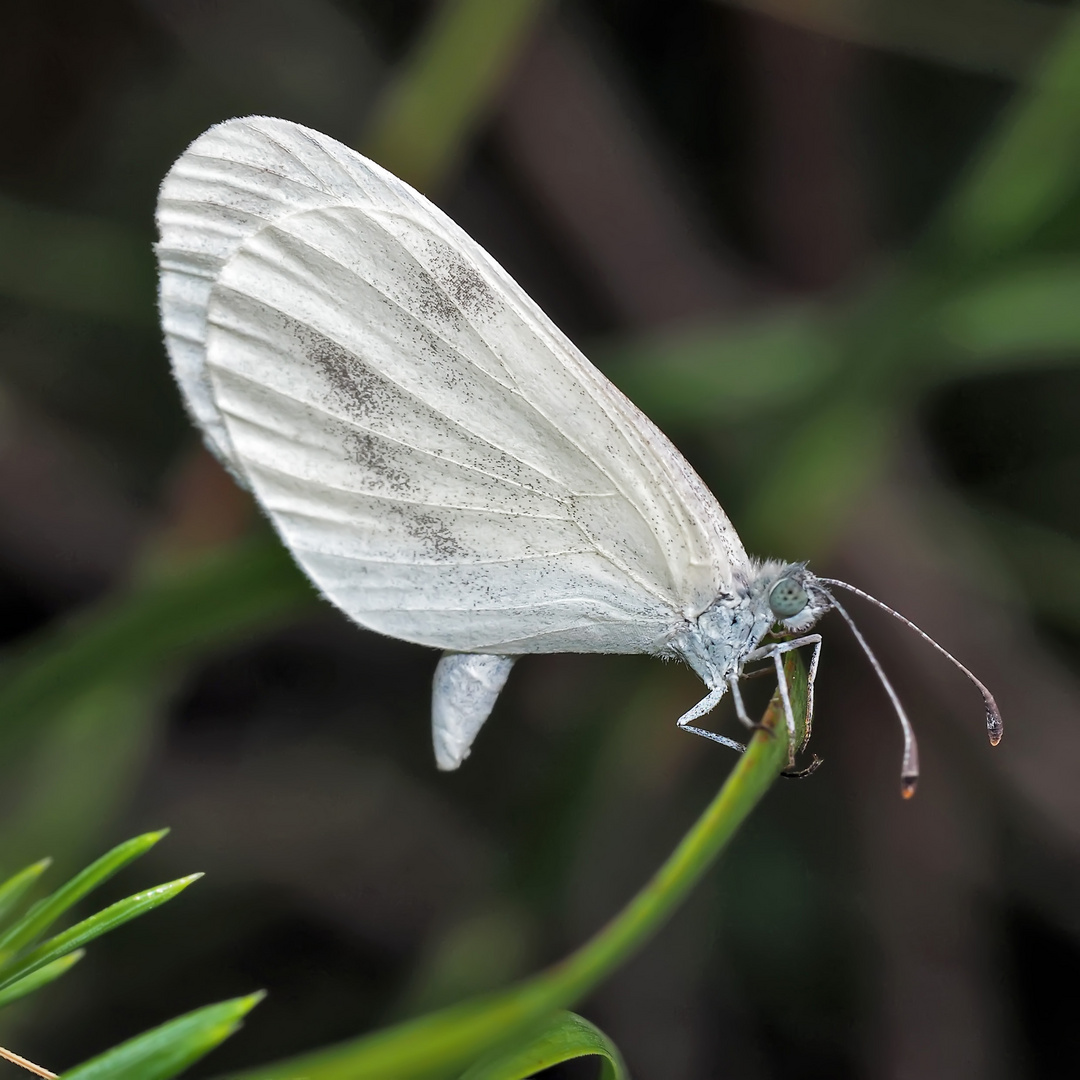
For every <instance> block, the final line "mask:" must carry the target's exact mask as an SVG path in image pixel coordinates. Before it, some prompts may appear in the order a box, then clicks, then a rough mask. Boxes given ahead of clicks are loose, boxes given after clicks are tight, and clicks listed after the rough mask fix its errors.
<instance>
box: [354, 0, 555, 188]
mask: <svg viewBox="0 0 1080 1080" xmlns="http://www.w3.org/2000/svg"><path fill="white" fill-rule="evenodd" d="M542 7H543V0H500V2H499V3H495V4H493V3H492V2H491V0H448V2H447V3H444V4H441V5H439V6H438V7H437V8H436V10H435V14H434V15H433V17H432V19H431V21H430V22H429V24H428V25H427V27H426V28H425V30H424V34H423V38H422V40H421V41H420V43H419V44H418V46H417V47H416V49H415V50H414V52H413V54H412V56H411V57H410V58H409V60H408V61H407V62H406V64H405V65H404V67H403V69H402V71H401V72H400V74H398V75H397V76H396V77H395V79H394V81H393V82H392V83H391V85H390V86H389V87H388V89H387V90H386V92H385V93H384V95H383V98H382V100H381V102H380V104H379V106H378V107H377V108H376V110H375V113H374V115H373V117H372V119H371V126H370V128H369V133H368V137H367V138H366V139H365V140H364V146H363V150H364V152H365V153H366V154H368V155H370V156H371V157H372V158H374V159H375V160H376V161H378V162H379V164H381V165H384V166H385V167H386V168H388V169H389V170H390V171H391V172H393V173H396V174H397V175H398V176H400V177H401V178H402V179H403V180H407V181H408V182H409V183H410V184H413V185H414V186H415V187H418V188H419V189H420V190H421V191H425V190H426V191H430V190H431V188H432V187H433V186H434V185H435V184H437V183H438V182H439V180H440V179H441V178H442V177H443V176H444V175H445V174H446V172H447V171H448V170H449V169H450V168H451V167H452V166H453V163H454V160H455V159H456V157H457V155H458V153H459V152H460V150H461V147H462V145H463V143H464V142H465V141H466V140H467V139H468V137H469V135H470V134H471V133H472V129H473V127H474V126H475V125H476V123H477V122H478V120H479V119H480V116H481V114H482V112H483V108H484V105H485V104H486V103H487V102H488V101H490V100H491V98H492V96H493V95H494V93H495V91H496V90H497V89H498V87H499V86H500V85H501V83H502V81H503V78H504V77H505V76H506V74H507V72H508V71H509V69H510V66H511V64H512V63H513V60H514V58H515V57H516V56H517V53H518V50H519V49H520V47H521V45H522V43H523V42H524V40H525V39H526V37H527V35H528V33H529V31H530V30H531V29H532V26H533V23H534V22H535V19H536V16H537V14H538V13H539V11H540V9H541V8H542Z"/></svg>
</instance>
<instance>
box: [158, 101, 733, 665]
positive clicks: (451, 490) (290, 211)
mask: <svg viewBox="0 0 1080 1080" xmlns="http://www.w3.org/2000/svg"><path fill="white" fill-rule="evenodd" d="M170 177H171V178H173V179H167V181H166V183H165V185H163V191H162V198H163V202H162V210H161V211H160V214H159V216H160V218H162V219H163V224H162V234H163V239H162V245H161V248H160V251H161V259H162V265H163V268H165V269H164V271H163V284H162V305H163V311H164V313H165V318H166V325H167V327H168V326H169V325H170V317H171V325H172V330H171V335H172V336H171V339H170V349H172V348H173V341H174V340H181V341H182V342H183V343H184V344H183V345H182V347H181V349H180V354H179V355H180V359H181V361H183V360H184V357H185V356H187V357H188V362H187V363H186V367H185V363H184V362H178V361H177V354H176V353H174V366H175V368H176V370H177V375H178V378H179V379H180V381H181V383H182V385H184V388H185V392H186V394H187V396H188V399H189V402H190V405H191V408H192V411H193V412H195V413H196V415H197V416H199V418H200V422H202V423H203V425H204V429H205V430H207V432H208V435H209V437H210V439H211V440H212V442H213V443H214V444H215V445H216V446H218V448H219V450H220V451H221V452H222V454H223V455H224V456H225V457H226V458H227V459H228V460H229V461H231V463H232V465H233V467H234V468H235V469H237V470H238V471H239V472H241V473H242V474H243V476H244V477H245V478H246V480H247V481H248V482H249V483H250V484H251V486H252V488H253V489H254V491H255V493H256V495H257V496H258V498H259V500H260V501H261V502H262V504H263V505H264V506H265V507H266V509H267V510H268V512H269V514H270V516H271V518H272V520H273V522H274V524H275V526H276V527H277V528H278V530H279V531H280V532H281V534H282V536H283V537H284V539H285V541H286V542H287V543H288V545H289V547H290V548H291V550H292V551H293V552H294V554H295V556H296V558H297V559H298V561H299V562H300V563H301V565H302V566H303V567H304V569H305V570H306V571H307V572H308V573H309V574H310V575H311V577H312V578H313V579H314V580H315V582H316V583H317V584H318V585H319V587H320V588H321V589H322V590H323V591H324V592H325V593H326V595H327V596H328V597H329V598H330V599H331V600H333V601H334V602H335V603H337V604H338V605H339V606H340V607H342V608H343V609H344V610H345V611H346V612H347V613H348V614H349V615H350V616H352V617H353V618H355V619H356V620H357V621H358V622H360V623H362V624H364V625H366V626H369V627H372V628H373V629H377V630H380V631H383V632H385V633H388V634H392V635H394V636H396V637H402V638H406V639H409V640H413V641H419V642H423V643H425V644H429V645H435V646H438V647H441V648H449V649H457V650H468V651H492V652H496V651H497V652H503V653H507V652H511V653H512V652H533V651H563V650H566V651H605V652H614V651H619V652H623V651H625V652H637V651H654V650H655V649H657V648H658V647H660V645H661V644H662V642H663V639H664V637H665V635H666V634H667V633H669V632H670V631H671V630H672V629H673V627H674V626H675V625H676V624H677V623H678V622H679V621H680V619H681V617H682V616H684V615H686V616H693V615H696V614H698V613H699V612H700V611H701V610H703V609H704V608H705V607H706V606H707V605H708V604H709V603H710V602H711V601H712V600H713V599H714V598H715V597H716V596H717V594H718V593H719V592H721V591H723V590H724V589H725V588H726V587H727V586H728V584H729V583H730V577H731V569H732V566H733V565H739V564H740V563H742V562H745V559H746V556H745V553H744V552H743V549H742V546H741V544H740V543H739V540H738V537H737V536H736V534H735V532H734V530H733V529H732V527H731V525H730V523H729V522H728V521H727V519H726V517H725V516H724V514H723V512H722V511H721V509H720V507H719V506H718V505H717V503H716V501H715V499H713V497H712V495H711V494H710V493H709V492H708V490H707V489H706V488H705V487H704V485H703V484H702V483H701V481H700V480H699V479H698V477H697V476H696V475H695V474H694V473H693V471H692V470H691V469H690V467H689V465H687V464H686V462H685V461H684V459H683V458H682V457H681V456H680V455H679V453H678V452H677V451H676V450H675V449H674V447H673V446H672V445H671V444H670V443H669V442H668V440H667V439H666V438H665V437H664V436H663V435H662V434H661V433H660V432H659V430H658V429H656V428H655V426H654V425H652V424H651V423H650V422H649V421H648V420H647V419H646V418H645V417H644V416H643V414H641V412H640V411H639V410H637V409H636V408H635V407H634V406H633V405H632V404H631V403H630V402H629V401H628V400H627V399H626V398H625V397H624V396H623V395H622V394H620V393H619V392H618V390H616V389H615V388H614V387H613V386H612V385H611V384H610V383H609V382H608V381H607V380H606V379H605V378H604V377H603V376H602V375H601V374H600V373H599V372H598V371H596V369H595V368H593V367H592V366H591V365H590V364H589V363H588V361H587V360H585V358H584V357H583V356H582V355H581V353H580V352H578V350H577V349H575V348H574V346H573V345H572V344H571V343H570V342H569V341H568V340H567V339H566V338H565V336H564V335H562V334H561V333H560V332H559V331H558V329H557V328H556V327H555V326H554V325H553V324H552V323H551V322H550V320H548V319H547V318H546V316H544V315H543V313H542V312H541V311H540V310H539V309H538V308H537V307H536V305H535V304H533V303H532V301H531V300H529V298H528V297H527V296H526V295H525V294H524V293H523V292H522V291H521V289H520V288H519V287H518V286H517V285H516V284H515V283H514V282H513V281H512V280H511V279H510V278H509V276H508V275H507V274H506V273H505V272H504V271H503V270H502V269H501V268H500V267H499V266H498V265H497V264H496V263H495V262H494V261H493V260H492V259H491V258H490V256H488V255H487V254H486V253H485V252H484V251H483V249H481V248H480V247H479V246H478V245H477V244H476V243H474V242H473V241H472V240H471V239H470V238H469V237H468V236H467V235H466V234H465V233H463V232H462V231H461V230H460V229H459V228H457V226H455V225H454V224H453V223H452V222H451V221H450V220H449V219H448V218H447V217H446V216H445V215H444V214H442V213H441V212H440V211H439V210H437V209H436V208H435V207H434V206H432V205H431V204H430V203H429V202H427V200H425V199H424V198H423V197H422V196H420V195H418V194H417V193H416V192H415V191H413V190H412V189H411V188H409V187H408V186H407V185H405V184H403V183H402V182H401V181H399V180H397V179H396V178H394V177H392V176H391V175H390V174H388V173H386V172H385V171H384V170H382V169H380V168H378V167H377V166H375V165H373V164H372V163H371V162H369V161H367V160H366V159H364V158H362V157H360V155H358V154H356V153H354V152H353V151H351V150H348V149H347V148H346V147H343V146H341V145H340V144H338V143H336V142H334V141H333V140H331V139H329V138H327V137H326V136H322V135H318V134H317V133H315V132H311V131H308V130H307V129H304V128H300V127H298V126H296V125H294V124H290V123H287V122H285V121H279V120H267V119H263V118H254V119H249V120H242V121H230V122H229V123H227V124H224V125H220V126H219V127H217V128H214V129H212V130H211V131H210V132H208V133H207V135H205V136H203V137H202V138H201V139H199V140H197V141H196V143H195V144H193V146H192V147H191V148H190V149H189V151H188V152H187V153H186V154H185V155H184V157H183V158H181V159H180V161H179V162H178V163H177V166H176V167H174V170H173V172H172V173H171V174H170ZM196 255H198V256H199V258H198V259H196V258H195V256H196ZM199 259H201V260H202V261H199ZM196 263H197V264H198V267H199V270H198V272H197V273H196V272H194V271H191V272H189V270H188V269H187V267H189V266H195V265H196ZM206 273H211V274H212V280H211V281H210V283H209V289H208V295H207V300H206V305H205V309H201V308H200V306H199V296H201V292H200V290H202V289H203V288H204V284H205V274H206ZM167 282H171V284H169V285H168V287H167V286H166V283H167ZM193 282H194V284H193ZM176 298H180V299H179V300H178V299H176ZM200 320H201V321H200ZM200 335H201V336H200ZM200 343H201V345H202V349H203V352H202V362H201V364H200V363H199V362H198V360H197V357H198V346H199V344H200ZM189 345H192V346H194V347H193V348H189V347H188V346H189ZM185 349H187V350H188V352H187V353H186V354H185V352H184V350H185ZM192 358H194V359H192ZM185 380H186V382H185ZM204 417H209V420H207V419H204Z"/></svg>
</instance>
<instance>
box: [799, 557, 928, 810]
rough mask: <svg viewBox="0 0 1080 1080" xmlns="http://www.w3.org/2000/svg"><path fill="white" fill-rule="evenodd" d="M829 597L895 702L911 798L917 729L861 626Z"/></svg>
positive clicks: (904, 785) (904, 782) (903, 785)
mask: <svg viewBox="0 0 1080 1080" xmlns="http://www.w3.org/2000/svg"><path fill="white" fill-rule="evenodd" d="M818 580H819V581H825V580H826V579H825V578H819V579H818ZM829 584H830V585H839V584H842V582H836V581H830V582H829ZM829 599H830V600H832V605H833V607H834V608H836V610H837V611H839V612H840V614H841V615H843V617H844V622H846V623H847V624H848V626H849V627H851V632H852V633H853V634H854V635H855V640H856V641H857V642H858V643H859V644H860V645H861V646H862V650H863V652H864V653H866V656H867V658H868V659H869V661H870V666H871V667H873V669H874V671H875V672H876V674H877V677H878V678H879V679H880V680H881V685H882V686H884V687H885V693H887V694H888V695H889V700H890V701H891V702H892V703H893V708H894V709H895V710H896V715H897V717H898V718H899V720H900V726H901V727H902V728H903V729H904V759H903V761H902V763H901V765H900V794H901V795H903V796H904V798H905V799H910V798H911V796H912V795H914V794H915V785H916V784H917V783H918V782H919V746H918V743H917V742H916V741H915V731H914V729H913V728H912V726H911V721H910V720H909V719H908V717H907V713H906V712H904V706H903V705H901V704H900V698H899V697H897V695H896V691H895V690H894V689H893V685H892V683H891V682H889V680H888V678H887V677H886V675H885V671H884V669H883V668H882V666H881V664H880V663H879V662H878V658H877V657H876V656H875V655H874V652H873V650H872V649H871V648H870V646H869V645H868V644H867V643H866V638H864V637H863V636H862V634H861V633H860V631H859V628H858V627H857V626H856V625H855V620H854V619H853V618H852V617H851V616H850V615H849V614H848V613H847V610H846V609H845V608H844V607H843V606H842V605H841V604H839V603H838V602H837V600H836V597H834V596H833V595H832V594H830V595H829Z"/></svg>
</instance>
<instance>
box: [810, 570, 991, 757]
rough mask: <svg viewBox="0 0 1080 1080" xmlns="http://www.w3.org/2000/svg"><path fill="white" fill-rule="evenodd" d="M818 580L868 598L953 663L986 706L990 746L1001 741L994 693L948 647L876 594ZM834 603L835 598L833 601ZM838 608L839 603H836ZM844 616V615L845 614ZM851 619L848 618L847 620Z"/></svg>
mask: <svg viewBox="0 0 1080 1080" xmlns="http://www.w3.org/2000/svg"><path fill="white" fill-rule="evenodd" d="M818 581H820V582H822V584H824V585H839V586H840V588H841V589H847V590H848V592H853V593H854V594H855V595H856V596H861V597H862V598H863V599H864V600H869V601H870V603H871V604H873V605H875V606H876V607H879V608H881V610H882V611H887V612H888V613H889V614H890V615H891V616H892V617H893V618H894V619H899V620H900V622H902V623H903V624H904V625H905V626H906V627H908V628H909V629H910V630H914V631H915V633H916V634H918V635H919V637H921V638H922V639H923V641H925V642H927V643H928V644H930V645H932V646H933V647H934V648H935V649H937V651H938V652H939V653H941V655H942V656H944V657H945V659H946V660H948V661H950V662H951V663H953V664H955V665H956V666H957V667H958V668H959V669H960V670H961V671H962V672H963V673H964V674H965V675H966V676H967V677H968V678H969V679H970V680H971V681H972V682H973V683H974V684H975V687H976V689H977V690H978V691H979V693H980V694H982V698H983V704H984V705H985V706H986V734H987V736H988V737H989V739H990V745H991V746H997V744H998V743H999V742H1001V736H1002V735H1003V734H1004V733H1005V725H1004V722H1003V721H1002V719H1001V711H1000V710H999V709H998V707H997V702H996V701H995V700H994V695H993V694H991V693H990V691H989V690H987V689H986V687H985V686H983V684H982V683H981V682H980V681H979V680H978V679H977V678H975V676H974V674H972V672H971V671H970V670H968V668H966V667H964V665H963V664H961V663H960V661H959V660H957V659H956V657H955V656H953V654H952V653H951V652H949V650H948V649H946V648H943V647H942V646H941V645H939V644H938V643H937V642H936V641H935V640H934V639H933V638H932V637H931V636H930V635H929V634H928V633H927V632H926V631H925V630H922V629H920V628H919V627H918V626H916V625H915V624H914V623H913V622H912V621H911V620H910V619H909V618H906V617H905V616H903V615H901V614H900V612H899V611H894V610H893V609H892V608H891V607H889V605H888V604H883V603H882V602H881V601H880V600H879V599H878V598H877V597H876V596H871V595H870V594H869V593H867V592H863V591H862V589H857V588H856V587H855V586H854V585H849V584H848V583H847V582H846V581H837V580H836V579H835V578H818ZM833 602H834V603H835V600H834V601H833ZM836 606H837V607H838V608H839V607H840V605H839V604H837V605H836ZM845 617H846V616H845ZM848 621H849V622H850V621H851V620H850V619H849V620H848Z"/></svg>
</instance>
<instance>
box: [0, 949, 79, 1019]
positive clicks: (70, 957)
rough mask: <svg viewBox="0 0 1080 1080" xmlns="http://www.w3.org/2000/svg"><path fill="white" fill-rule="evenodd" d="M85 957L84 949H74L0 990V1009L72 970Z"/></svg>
mask: <svg viewBox="0 0 1080 1080" xmlns="http://www.w3.org/2000/svg"><path fill="white" fill-rule="evenodd" d="M85 955H86V951H85V950H84V949H76V950H75V952H72V953H68V954H67V955H66V956H61V957H60V959H59V960H54V961H53V962H52V963H51V964H46V965H45V966H44V967H40V968H38V969H37V971H35V972H33V974H31V975H27V976H26V978H25V979H19V980H18V982H13V983H12V984H11V985H10V986H7V987H5V988H4V989H3V990H0V1009H2V1008H3V1007H4V1006H5V1005H10V1004H11V1003H12V1002H13V1001H18V1000H19V998H22V997H26V995H27V994H32V993H33V992H34V991H35V990H40V989H41V988H42V987H43V986H47V985H48V984H49V983H51V982H53V981H54V980H56V979H59V978H60V976H61V975H63V974H64V973H65V972H67V971H69V970H70V969H71V968H73V967H74V966H75V965H76V964H77V963H78V962H79V961H80V960H81V959H82V958H83V957H84V956H85Z"/></svg>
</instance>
